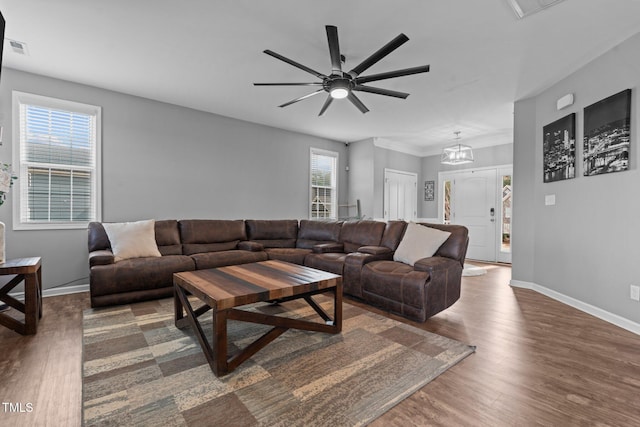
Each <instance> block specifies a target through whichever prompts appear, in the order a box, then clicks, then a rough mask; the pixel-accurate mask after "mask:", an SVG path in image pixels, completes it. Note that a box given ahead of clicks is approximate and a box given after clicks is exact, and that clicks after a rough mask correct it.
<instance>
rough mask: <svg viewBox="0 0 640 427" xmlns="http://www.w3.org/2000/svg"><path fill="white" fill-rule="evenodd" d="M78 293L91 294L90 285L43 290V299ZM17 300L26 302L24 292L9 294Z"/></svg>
mask: <svg viewBox="0 0 640 427" xmlns="http://www.w3.org/2000/svg"><path fill="white" fill-rule="evenodd" d="M78 292H89V284H86V285H76V286H61V287H59V288H51V289H43V290H42V296H43V297H45V298H46V297H57V296H59V295H68V294H77V293H78ZM9 295H11V296H12V297H14V298H15V299H17V300H20V301H24V292H15V293H11V294H9Z"/></svg>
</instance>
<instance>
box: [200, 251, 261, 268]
mask: <svg viewBox="0 0 640 427" xmlns="http://www.w3.org/2000/svg"><path fill="white" fill-rule="evenodd" d="M191 258H192V259H193V260H194V261H195V263H196V268H197V269H198V270H203V269H206V268H218V267H224V266H227V265H237V264H247V263H250V262H259V261H266V260H267V259H268V257H267V253H266V252H263V251H260V252H252V251H242V250H232V251H218V252H206V253H201V254H194V255H191Z"/></svg>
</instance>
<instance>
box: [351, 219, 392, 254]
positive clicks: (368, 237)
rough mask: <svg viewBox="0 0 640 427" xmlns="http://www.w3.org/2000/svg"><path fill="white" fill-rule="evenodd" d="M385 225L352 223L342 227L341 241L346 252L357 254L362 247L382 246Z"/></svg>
mask: <svg viewBox="0 0 640 427" xmlns="http://www.w3.org/2000/svg"><path fill="white" fill-rule="evenodd" d="M384 228H385V223H384V222H380V221H368V220H363V221H352V222H351V221H350V222H345V223H344V224H343V225H342V230H341V231H340V241H341V242H342V243H343V244H344V252H345V253H347V254H348V253H351V252H356V251H357V250H358V248H360V247H361V246H380V241H381V240H382V233H384Z"/></svg>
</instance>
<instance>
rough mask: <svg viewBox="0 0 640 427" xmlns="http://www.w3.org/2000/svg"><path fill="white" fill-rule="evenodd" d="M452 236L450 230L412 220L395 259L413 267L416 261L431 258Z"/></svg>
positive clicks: (394, 255)
mask: <svg viewBox="0 0 640 427" xmlns="http://www.w3.org/2000/svg"><path fill="white" fill-rule="evenodd" d="M449 236H451V233H450V232H448V231H442V230H438V229H437V228H432V227H427V226H424V225H421V224H416V223H415V222H410V223H409V224H408V225H407V228H406V230H405V232H404V236H403V237H402V240H401V241H400V244H399V245H398V248H397V249H396V251H395V253H394V254H393V260H394V261H398V262H403V263H405V264H409V265H410V266H412V267H413V265H414V264H415V263H416V261H418V260H421V259H423V258H431V257H432V256H434V255H435V254H436V252H437V251H438V249H440V246H442V245H443V244H444V242H446V241H447V239H448V238H449Z"/></svg>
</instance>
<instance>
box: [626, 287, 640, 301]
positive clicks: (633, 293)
mask: <svg viewBox="0 0 640 427" xmlns="http://www.w3.org/2000/svg"><path fill="white" fill-rule="evenodd" d="M629 297H630V298H631V299H632V300H634V301H640V286H635V285H631V286H629Z"/></svg>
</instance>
